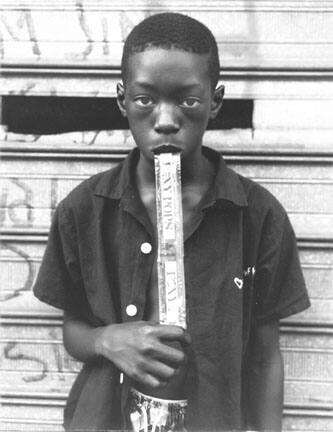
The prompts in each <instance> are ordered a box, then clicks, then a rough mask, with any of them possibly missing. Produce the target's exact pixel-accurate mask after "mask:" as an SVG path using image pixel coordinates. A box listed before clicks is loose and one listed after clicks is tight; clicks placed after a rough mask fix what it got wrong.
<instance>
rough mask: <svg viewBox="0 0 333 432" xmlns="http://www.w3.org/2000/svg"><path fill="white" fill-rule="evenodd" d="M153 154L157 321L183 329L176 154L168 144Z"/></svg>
mask: <svg viewBox="0 0 333 432" xmlns="http://www.w3.org/2000/svg"><path fill="white" fill-rule="evenodd" d="M173 150H175V151H173ZM154 153H155V156H154V163H155V178H156V212H157V233H158V256H157V276H158V292H159V319H160V322H161V323H162V324H174V325H179V326H181V327H183V328H186V303H185V299H186V296H185V275H184V240H183V212H182V197H181V172H180V170H181V164H180V150H179V148H177V147H175V146H172V145H169V144H168V145H161V146H159V147H157V148H156V149H155V151H154Z"/></svg>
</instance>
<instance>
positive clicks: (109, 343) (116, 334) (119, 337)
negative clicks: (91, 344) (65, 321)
mask: <svg viewBox="0 0 333 432" xmlns="http://www.w3.org/2000/svg"><path fill="white" fill-rule="evenodd" d="M175 341H176V342H179V343H180V346H181V347H182V348H184V347H185V346H186V345H188V344H189V343H190V338H189V335H188V334H187V333H186V332H185V330H184V329H183V328H181V327H178V326H174V325H164V324H156V323H153V322H149V321H136V322H130V323H123V324H112V325H109V326H107V327H104V328H100V329H99V333H98V336H97V339H96V352H97V354H99V355H102V356H104V357H106V358H107V359H109V360H111V361H112V362H113V363H114V364H115V365H116V366H117V367H118V368H119V369H120V370H122V371H123V372H124V373H125V374H126V375H128V376H129V377H130V378H132V379H133V380H135V381H138V382H140V383H141V384H144V385H147V386H150V387H154V388H156V387H159V386H163V385H164V384H166V383H167V382H168V381H169V380H170V379H171V378H172V377H173V376H174V375H175V373H176V371H177V370H178V368H179V367H180V366H181V365H182V364H184V363H185V361H186V355H185V353H184V350H183V349H177V348H173V347H171V346H169V345H168V344H167V343H168V342H169V343H170V342H175Z"/></svg>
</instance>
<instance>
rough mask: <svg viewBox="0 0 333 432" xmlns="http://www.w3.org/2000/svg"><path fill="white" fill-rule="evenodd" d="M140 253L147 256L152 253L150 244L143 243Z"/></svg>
mask: <svg viewBox="0 0 333 432" xmlns="http://www.w3.org/2000/svg"><path fill="white" fill-rule="evenodd" d="M140 249H141V252H142V253H144V254H146V255H147V254H149V253H150V252H151V251H152V249H153V248H152V245H151V244H150V243H148V242H145V243H142V245H141V248H140Z"/></svg>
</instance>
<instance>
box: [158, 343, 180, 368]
mask: <svg viewBox="0 0 333 432" xmlns="http://www.w3.org/2000/svg"><path fill="white" fill-rule="evenodd" d="M154 357H155V358H157V359H160V360H162V361H163V362H167V363H170V364H181V363H183V362H184V361H185V358H186V356H185V354H184V353H183V351H181V350H179V349H177V348H173V347H171V346H169V345H165V344H163V343H158V344H156V346H155V355H154Z"/></svg>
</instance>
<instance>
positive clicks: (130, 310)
mask: <svg viewBox="0 0 333 432" xmlns="http://www.w3.org/2000/svg"><path fill="white" fill-rule="evenodd" d="M126 313H127V315H128V316H130V317H134V316H135V315H136V314H137V313H138V308H137V307H136V306H135V305H134V304H129V305H128V306H127V307H126Z"/></svg>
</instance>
